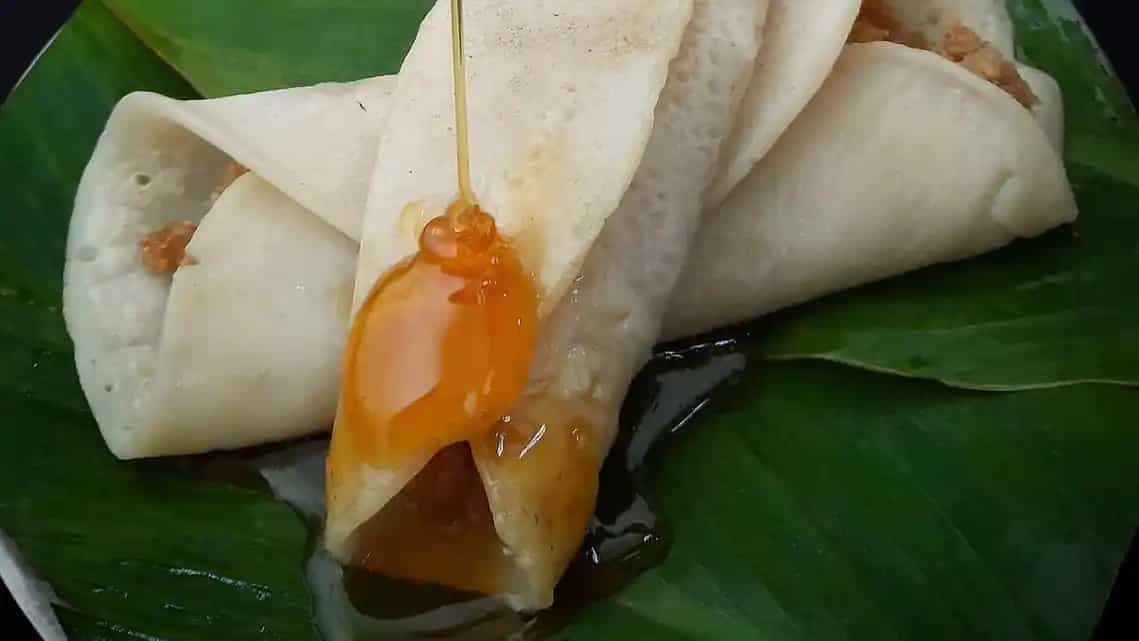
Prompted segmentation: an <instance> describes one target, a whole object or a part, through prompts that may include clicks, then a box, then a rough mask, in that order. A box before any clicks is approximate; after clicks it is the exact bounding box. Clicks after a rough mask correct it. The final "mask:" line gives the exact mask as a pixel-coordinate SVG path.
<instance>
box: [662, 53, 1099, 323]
mask: <svg viewBox="0 0 1139 641" xmlns="http://www.w3.org/2000/svg"><path fill="white" fill-rule="evenodd" d="M1076 215H1077V210H1076V204H1075V199H1074V197H1073V195H1072V191H1071V187H1070V185H1069V183H1068V180H1067V176H1066V174H1065V170H1064V166H1063V163H1062V161H1061V159H1060V156H1059V154H1058V152H1057V150H1056V149H1055V147H1054V146H1053V143H1052V142H1051V140H1050V138H1049V136H1048V135H1047V134H1046V133H1045V131H1044V129H1043V128H1042V127H1041V126H1040V125H1039V124H1038V122H1037V121H1036V120H1035V119H1034V117H1033V113H1032V112H1030V111H1029V110H1027V109H1025V108H1024V107H1023V106H1022V105H1020V104H1019V103H1018V102H1016V101H1015V100H1014V99H1012V98H1011V97H1010V96H1009V95H1008V94H1007V93H1005V92H1004V91H1002V90H1001V89H999V88H997V87H996V86H994V85H992V84H990V83H988V82H986V81H985V80H983V79H981V78H979V77H977V76H975V75H973V74H972V73H970V72H969V71H966V70H965V69H963V68H961V67H960V66H958V65H957V64H955V63H953V62H950V61H948V60H946V59H944V58H942V57H941V56H938V55H936V54H933V53H930V52H927V51H923V50H918V49H911V48H908V47H904V46H902V45H896V44H893V43H868V44H857V45H848V46H847V48H846V50H845V51H844V52H843V55H842V56H841V57H840V58H839V62H838V64H837V65H836V67H835V70H834V72H833V73H832V74H831V76H830V78H828V80H827V82H826V83H825V84H824V85H823V88H822V90H820V92H819V93H818V95H816V96H815V98H814V99H813V100H812V102H811V104H810V105H808V107H807V109H806V110H805V111H804V112H803V114H802V115H801V116H800V117H799V119H798V120H796V122H795V123H794V124H793V125H792V126H791V128H790V129H788V131H787V132H786V133H785V134H784V135H783V137H782V138H781V139H780V141H779V143H778V144H777V145H776V146H775V148H774V149H772V151H771V153H770V154H768V156H767V157H765V158H764V159H763V161H762V162H761V163H760V164H759V165H758V166H757V167H756V169H755V171H753V172H752V174H751V175H750V176H749V177H748V178H747V180H745V181H744V182H743V183H741V184H740V186H739V187H738V188H737V189H736V190H735V192H733V194H732V196H731V197H730V198H729V199H728V200H727V201H726V202H725V203H724V205H723V207H722V208H721V209H720V211H719V212H718V213H717V214H716V215H715V216H713V217H711V218H710V219H709V220H708V221H707V222H706V223H705V225H704V227H703V228H701V230H700V234H699V236H698V239H697V241H696V243H695V245H694V246H693V251H692V255H691V257H690V259H689V263H688V266H687V267H686V269H685V272H684V276H683V277H682V279H681V282H680V284H679V285H678V286H677V288H676V292H675V295H674V298H673V300H672V303H671V305H670V307H669V312H668V314H667V315H666V322H665V335H666V336H668V337H673V338H676V337H681V336H687V335H691V334H694V333H699V332H703V331H706V330H710V329H713V328H716V327H720V326H723V325H724V324H727V323H733V322H739V321H743V320H747V319H751V318H755V317H757V316H760V315H763V314H766V313H769V312H772V311H775V310H777V309H781V308H784V307H787V306H790V305H794V304H797V303H801V302H803V301H806V300H810V299H812V298H817V297H819V296H823V295H826V294H828V293H831V292H835V291H839V290H842V289H847V288H850V287H854V286H857V285H861V284H864V283H868V282H871V281H874V280H878V279H882V278H886V277H889V276H893V275H896V274H900V273H904V272H907V271H911V270H914V269H918V268H920V267H924V266H927V265H932V264H935V263H942V262H949V261H955V260H959V259H963V258H967V257H970V256H974V255H977V254H980V253H983V252H987V251H990V250H993V249H996V248H998V247H1001V246H1003V245H1005V244H1007V243H1009V242H1011V241H1012V240H1014V239H1016V238H1027V237H1032V236H1036V235H1038V234H1040V233H1043V232H1044V231H1047V230H1048V229H1051V228H1053V227H1055V226H1057V225H1060V224H1063V223H1067V222H1071V221H1073V220H1075V218H1076Z"/></svg>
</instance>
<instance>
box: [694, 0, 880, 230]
mask: <svg viewBox="0 0 1139 641" xmlns="http://www.w3.org/2000/svg"><path fill="white" fill-rule="evenodd" d="M861 5H862V0H771V6H770V8H769V10H768V17H767V25H766V28H765V30H764V41H763V50H762V52H761V53H760V56H759V59H758V60H757V61H756V65H755V74H754V76H753V77H752V79H751V83H750V84H749V86H748V89H747V93H746V94H745V95H744V99H743V104H742V106H741V108H740V113H739V116H738V117H737V118H736V123H735V125H734V127H733V129H732V133H731V135H730V136H729V137H728V140H727V141H726V143H725V144H724V148H723V151H722V152H721V153H722V160H721V166H720V170H719V173H718V175H717V176H716V179H715V181H714V182H713V183H712V185H711V186H709V188H708V193H707V194H706V198H705V207H707V208H708V209H710V210H714V209H715V208H716V207H718V206H719V205H720V203H722V202H723V201H724V199H725V198H727V196H728V193H730V192H731V190H732V189H733V188H734V187H735V186H736V185H737V184H739V182H740V181H741V180H743V178H744V177H745V176H747V175H748V173H750V172H751V170H752V168H753V167H755V164H756V163H757V162H759V160H760V159H761V158H763V157H764V156H765V155H766V154H767V152H768V151H769V150H770V149H771V146H772V145H774V144H775V141H776V140H777V139H778V138H779V136H780V135H781V134H782V133H783V132H784V131H785V130H786V129H787V126H788V125H790V124H791V121H792V120H794V119H795V117H796V116H798V115H799V112H801V111H802V110H803V107H805V106H806V105H807V102H808V101H809V100H810V99H811V96H814V95H815V92H816V91H818V90H819V87H820V86H822V84H823V81H824V80H826V77H827V74H829V73H830V71H831V67H833V66H834V62H835V60H836V59H837V58H838V56H839V53H841V52H842V46H843V44H844V43H845V42H846V37H847V34H848V33H850V27H851V25H852V24H854V19H855V17H856V16H857V15H858V10H859V7H861Z"/></svg>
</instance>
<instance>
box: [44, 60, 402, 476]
mask: <svg viewBox="0 0 1139 641" xmlns="http://www.w3.org/2000/svg"><path fill="white" fill-rule="evenodd" d="M390 89H391V81H390V80H388V79H382V78H381V79H375V80H369V81H363V82H360V83H354V84H347V85H320V86H316V87H309V88H304V89H293V90H285V91H275V92H268V93H263V94H254V95H247V96H235V97H231V98H223V99H218V100H206V101H191V102H180V101H175V100H170V99H167V98H163V97H161V96H157V95H154V94H146V93H138V94H132V95H130V96H128V97H126V98H124V99H123V100H122V102H121V103H120V104H119V105H118V106H117V107H116V109H115V111H114V113H113V114H112V115H111V118H110V121H109V122H108V124H107V128H106V130H105V131H104V133H103V135H102V137H101V138H100V139H99V143H98V145H97V147H96V149H95V152H94V155H93V157H92V159H91V161H90V163H89V164H88V166H87V169H86V171H85V172H84V175H83V179H82V181H81V183H80V185H79V189H78V193H77V195H76V202H75V210H74V213H73V215H72V220H71V229H70V232H69V236H68V246H67V258H66V261H67V262H66V266H65V274H64V315H65V318H66V321H67V327H68V331H69V332H70V334H71V337H72V340H73V341H74V343H75V358H76V364H77V367H78V371H79V379H80V382H81V384H82V386H83V389H84V391H85V393H86V395H87V399H88V402H89V404H90V406H91V409H92V412H93V413H94V415H95V418H96V420H97V421H98V424H99V427H100V429H101V430H102V432H103V436H104V438H105V439H106V441H107V444H108V445H109V447H110V448H111V451H112V452H114V453H115V454H116V455H117V456H119V457H122V458H137V457H147V456H161V455H170V454H183V453H192V452H201V451H204V450H208V449H219V448H233V447H241V446H244V445H251V444H256V443H262V442H265V441H266V440H281V439H285V438H289V437H293V436H298V435H301V434H305V433H310V432H313V431H317V430H320V429H324V428H326V427H327V422H328V418H329V416H330V414H329V412H330V411H331V407H332V405H333V400H332V399H333V398H334V396H330V394H335V389H334V388H329V386H328V385H327V384H326V383H324V382H322V381H321V380H320V377H321V376H323V375H325V374H328V375H330V376H331V375H332V373H333V372H334V371H335V368H336V367H337V363H338V362H339V358H340V350H341V349H342V344H343V341H344V334H345V332H346V327H347V305H345V304H344V303H343V302H342V299H344V298H345V297H348V298H350V295H351V277H350V274H349V275H348V278H347V279H346V278H345V272H344V270H345V269H346V268H347V269H351V264H352V262H353V261H354V255H355V247H354V245H353V243H352V242H351V241H350V240H349V237H348V235H349V234H352V233H355V230H356V229H357V228H358V226H359V220H360V216H361V213H360V212H361V211H362V209H363V204H364V199H365V197H366V193H367V189H368V185H369V183H370V172H371V166H372V163H373V157H374V154H375V149H376V144H377V140H378V138H379V131H380V127H381V126H382V122H383V118H384V107H385V106H386V104H387V101H386V97H387V95H388V94H389V92H390ZM234 161H236V162H239V163H241V164H243V165H245V166H246V167H248V168H249V169H250V170H251V173H252V174H253V175H252V176H250V177H249V179H248V180H244V181H241V182H242V183H243V184H242V185H241V186H240V188H238V186H237V185H235V188H234V189H233V190H232V191H233V193H226V194H224V195H223V197H222V198H220V199H219V200H217V203H216V204H213V200H214V198H215V197H216V191H217V190H218V188H219V186H220V185H221V184H222V183H223V177H224V175H225V174H226V172H227V169H228V168H229V167H231V166H232V163H233V162H234ZM211 207H213V208H214V210H216V213H218V218H219V220H217V221H209V220H207V221H206V222H205V223H204V224H203V225H202V228H201V229H200V230H199V234H198V237H197V238H195V239H194V241H193V243H192V245H191V247H190V252H191V255H193V254H194V253H195V252H196V253H198V254H200V255H198V256H196V259H197V264H196V265H193V266H187V267H183V268H181V269H179V271H178V272H177V273H176V275H175V276H174V277H173V278H172V277H170V276H162V275H157V274H153V273H150V272H148V271H147V270H146V269H144V267H143V265H142V263H141V261H140V257H139V243H140V240H141V239H143V238H144V237H145V236H146V235H147V234H149V233H151V232H153V231H155V230H157V229H159V228H162V227H163V226H164V225H166V224H167V223H170V222H172V221H181V220H186V221H190V222H193V223H199V222H202V221H203V218H209V216H207V214H208V213H209V212H210V211H211ZM245 216H248V217H249V218H248V219H246V218H245ZM345 280H347V285H345V284H344V281H345ZM329 288H332V289H333V290H335V294H334V295H331V296H330V295H329V294H327V293H326V292H327V291H328V290H329ZM203 305H208V306H203ZM259 308H260V309H261V310H263V313H262V314H261V315H258V314H257V312H256V310H257V309H259ZM309 332H312V333H313V334H314V336H313V337H312V339H311V340H298V335H299V334H305V333H309ZM226 346H228V348H234V349H232V350H231V349H228V348H227V347H226ZM237 347H240V349H236V348H237ZM238 356H240V358H239V357H238ZM314 375H316V379H315V380H316V384H315V385H313V380H310V377H312V376H314ZM270 387H272V388H276V390H275V391H274V390H269V389H268V388H270ZM280 389H286V390H292V391H297V390H308V391H306V392H304V393H299V392H298V394H297V395H295V396H294V397H293V398H292V399H289V400H287V402H283V403H277V402H268V403H265V404H263V405H262V406H260V407H257V408H254V407H249V406H246V405H245V404H247V403H250V401H251V400H252V399H261V400H269V399H270V396H271V395H272V398H274V399H275V398H277V397H276V395H277V394H280Z"/></svg>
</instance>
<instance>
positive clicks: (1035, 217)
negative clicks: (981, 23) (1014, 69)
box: [664, 42, 1079, 340]
mask: <svg viewBox="0 0 1139 641" xmlns="http://www.w3.org/2000/svg"><path fill="white" fill-rule="evenodd" d="M869 63H875V64H878V65H906V66H908V67H910V68H911V69H912V70H914V71H915V72H917V73H920V74H922V75H923V77H932V78H940V79H941V81H943V82H946V83H948V86H949V87H951V88H956V90H958V91H960V92H967V93H968V94H969V95H971V96H973V97H974V98H975V99H976V100H981V101H983V104H985V105H988V107H989V108H990V109H992V110H995V113H996V115H995V116H994V118H996V119H1000V120H1002V121H1004V122H1005V123H1006V124H1005V125H1004V128H1005V130H1009V131H1016V132H1019V133H1017V134H1016V135H1017V136H1020V137H1021V139H1022V143H1021V145H1020V146H1021V147H1024V148H1025V151H1023V152H1021V153H1022V157H1021V160H1022V162H1026V163H1030V166H1036V165H1039V169H1037V170H1034V171H1033V172H1032V173H1033V174H1034V175H1035V177H1036V178H1037V179H1040V180H1043V179H1045V178H1044V176H1045V175H1047V176H1049V178H1047V182H1048V184H1046V185H1044V186H1043V187H1044V188H1045V189H1044V191H1041V189H1040V187H1041V186H1040V185H1033V184H1027V182H1026V181H1025V180H1023V179H1022V178H1021V177H1020V176H1017V175H1010V176H1008V177H1007V178H1006V179H1004V180H1002V181H1000V183H999V184H996V185H994V187H993V188H994V191H993V193H992V194H991V200H990V202H989V203H988V209H987V210H986V213H987V219H988V220H990V221H991V224H992V225H994V226H996V227H999V229H1000V233H1001V236H1002V241H1001V242H999V243H990V241H991V240H992V239H990V241H985V242H984V243H981V244H978V242H977V241H974V242H973V243H972V244H971V245H969V247H966V248H963V249H962V248H958V249H957V250H953V251H950V250H948V249H946V250H944V251H941V252H940V254H939V255H937V256H931V257H928V258H929V259H928V260H925V261H924V262H923V261H919V262H920V264H912V265H909V266H905V267H904V268H902V267H898V268H897V269H896V270H894V271H891V272H890V273H882V274H878V275H876V276H874V277H872V278H865V279H864V278H863V277H862V276H859V277H857V278H856V279H850V278H847V279H846V280H844V279H842V278H838V279H835V280H838V281H841V282H840V283H837V284H834V285H832V286H828V287H826V288H825V289H818V290H817V291H806V292H799V293H797V294H796V293H778V292H776V293H765V294H761V293H760V292H759V290H757V289H756V288H757V287H762V286H763V285H762V284H760V283H757V282H754V281H755V280H756V277H755V276H749V275H748V273H747V272H746V271H745V272H742V273H741V272H740V270H739V269H738V267H733V264H735V265H738V264H739V263H740V262H743V260H742V259H741V257H742V256H752V255H754V254H755V252H756V251H759V250H758V248H757V247H755V246H753V245H752V243H753V242H755V238H756V234H759V233H766V232H767V231H770V229H769V225H767V224H766V223H764V222H763V221H764V220H766V219H763V218H761V217H763V216H764V215H765V212H764V211H758V210H756V208H757V207H760V205H759V204H758V198H759V196H758V195H757V194H754V193H751V192H749V191H748V189H749V188H746V187H745V185H746V184H747V183H748V182H749V181H752V180H754V178H755V177H756V175H757V174H756V173H755V172H759V171H764V167H765V166H766V165H765V163H768V162H774V161H777V160H778V159H777V158H774V157H773V156H769V157H768V158H765V160H764V161H763V162H761V163H760V164H759V165H758V166H757V167H756V169H755V170H753V172H752V174H751V175H749V177H748V178H747V179H745V181H744V183H743V184H741V186H740V188H739V189H737V190H736V191H734V192H733V194H732V195H731V197H730V198H729V199H728V201H727V202H726V203H725V206H724V207H723V208H721V210H720V211H718V212H715V213H713V214H712V215H711V216H709V217H708V219H707V220H706V221H705V224H704V226H703V228H702V229H701V231H700V235H701V237H703V238H705V241H704V242H699V241H698V243H697V244H696V245H695V246H694V251H693V253H692V255H690V257H689V264H688V267H687V268H686V270H685V274H684V276H683V280H682V284H681V285H680V286H679V287H678V288H677V290H676V292H674V295H673V299H672V301H671V303H670V305H669V311H668V313H666V315H665V334H664V337H665V338H666V339H670V340H671V339H678V338H682V337H685V336H692V335H696V334H699V333H702V332H706V331H710V330H712V329H715V328H717V327H723V326H725V325H727V324H731V323H738V322H745V321H748V320H752V319H755V318H757V317H761V316H764V315H766V314H769V313H772V312H775V311H778V310H779V309H783V308H785V307H788V306H791V305H795V304H799V303H802V302H806V301H807V300H811V299H814V298H819V297H822V296H825V295H828V294H831V293H834V292H836V291H841V290H843V289H848V288H851V287H855V286H858V285H862V284H866V283H868V282H873V281H877V280H882V279H885V278H889V277H892V276H896V275H899V274H901V273H905V272H909V271H914V270H916V269H920V268H923V267H926V266H929V265H932V264H937V263H944V262H955V261H957V260H962V259H964V258H968V257H970V256H975V255H977V254H979V253H985V252H988V251H992V250H995V249H998V248H999V247H1002V246H1004V245H1006V244H1008V243H1009V242H1012V241H1013V240H1015V239H1016V238H1031V237H1034V236H1037V235H1039V234H1042V233H1044V232H1046V231H1048V230H1050V229H1052V228H1055V227H1057V226H1059V225H1062V224H1065V223H1070V222H1073V221H1074V220H1075V219H1076V218H1077V217H1078V214H1079V211H1078V207H1077V205H1076V201H1075V196H1074V194H1073V192H1072V188H1071V185H1070V183H1069V181H1068V179H1067V174H1066V169H1065V167H1064V164H1063V160H1062V158H1061V156H1060V153H1059V151H1058V150H1057V149H1056V146H1055V144H1056V143H1055V141H1054V139H1053V138H1052V136H1050V135H1048V133H1047V132H1046V131H1045V128H1044V127H1042V126H1041V125H1040V123H1039V121H1038V117H1039V116H1038V114H1037V113H1035V112H1033V111H1030V110H1029V109H1026V108H1025V107H1024V106H1023V105H1021V104H1020V103H1019V102H1017V100H1016V99H1015V98H1013V97H1012V96H1011V95H1009V94H1008V93H1007V92H1005V91H1004V90H1003V89H1001V88H999V87H997V86H996V85H994V84H992V83H990V82H989V81H987V80H985V79H983V78H981V77H979V76H977V75H975V74H973V73H972V72H970V71H968V70H967V69H965V68H963V67H961V66H960V65H958V64H957V63H955V62H952V61H950V60H948V59H946V58H943V57H942V56H940V55H938V54H935V53H932V52H929V51H926V50H922V49H914V48H910V47H907V46H905V45H900V44H895V43H891V42H872V43H861V44H850V45H847V48H846V50H845V51H844V53H843V56H842V58H841V59H840V63H839V64H840V67H836V73H839V72H840V71H841V68H842V67H845V68H850V67H851V66H852V65H856V64H869ZM828 82H837V80H834V81H828ZM826 91H827V87H825V86H824V88H823V91H822V92H820V96H821V95H822V94H823V92H826ZM1048 95H1055V96H1056V97H1059V92H1058V90H1057V91H1056V92H1055V93H1054V94H1053V93H1052V92H1043V93H1042V97H1045V96H1048ZM818 99H819V98H816V100H818ZM885 99H886V98H883V100H885ZM828 100H829V101H830V102H834V100H835V98H834V97H833V96H832V97H828ZM811 109H812V107H811V106H808V108H807V111H806V112H804V113H808V112H810V111H811ZM1059 109H1061V110H1062V107H1061V108H1059ZM1052 111H1055V109H1052ZM812 117H813V118H814V119H815V120H816V121H817V120H818V118H820V117H821V116H819V115H818V114H814V115H813V116H812ZM804 122H805V121H802V120H801V121H799V122H796V123H794V124H793V125H792V126H791V128H790V129H789V131H788V134H787V135H788V136H790V135H791V133H790V132H791V130H796V131H798V130H797V128H800V127H803V126H805V125H804ZM798 133H800V134H801V132H798ZM799 137H802V136H799ZM779 144H783V143H782V142H781V143H779ZM778 149H779V145H777V146H776V151H774V152H773V154H775V153H776V152H777V151H778ZM1028 149H1031V150H1032V151H1027V150H1028ZM1023 154H1027V155H1023ZM768 174H770V168H769V171H768ZM1026 199H1028V200H1035V201H1039V202H1050V203H1052V204H1053V205H1054V206H1049V207H1046V209H1047V211H1038V209H1039V208H1035V207H1025V206H1023V203H1024V202H1025V200H1026ZM749 203H754V204H750V205H749ZM967 213H968V212H962V215H965V214H967ZM768 215H770V214H768ZM789 215H790V214H784V215H781V218H782V219H786V218H787V216H789ZM848 218H849V217H848ZM810 224H811V223H809V222H804V223H803V225H804V233H808V232H807V229H806V226H808V225H810ZM844 224H847V225H851V226H854V225H858V224H859V222H858V221H857V220H855V219H850V220H847V221H846V222H845V223H844ZM790 226H793V224H792V223H788V222H784V223H783V225H782V227H788V228H789V227H790ZM777 233H787V232H786V231H779V232H777ZM717 238H718V239H721V240H720V241H716V240H711V239H717ZM725 238H733V239H735V240H734V241H733V242H734V243H735V244H736V247H731V243H726V244H725V243H724V242H723V240H722V239H725ZM768 240H769V242H770V243H773V244H774V245H773V246H775V247H779V246H781V245H783V244H787V245H788V250H787V251H798V250H795V249H793V248H792V247H791V246H794V245H796V243H795V242H791V241H792V240H793V239H790V238H787V239H783V240H781V239H780V238H771V239H768ZM784 241H786V242H785V243H784ZM982 245H983V246H982ZM800 249H801V248H800ZM863 249H864V251H872V249H869V248H863ZM773 261H774V259H772V258H771V257H768V258H766V259H765V260H764V261H761V262H763V263H764V264H766V265H767V266H768V268H770V267H771V266H772V265H773V264H774V265H775V266H778V261H774V262H773ZM759 267H760V266H759V265H757V266H756V269H759ZM792 280H794V279H792ZM815 280H818V278H815ZM823 280H825V279H823ZM856 281H857V282H856ZM716 288H718V289H725V288H728V289H732V290H733V291H734V292H735V293H733V294H731V297H725V296H722V295H721V296H719V297H718V298H719V300H717V295H715V294H709V293H708V291H709V290H710V289H716Z"/></svg>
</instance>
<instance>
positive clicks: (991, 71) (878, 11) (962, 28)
mask: <svg viewBox="0 0 1139 641" xmlns="http://www.w3.org/2000/svg"><path fill="white" fill-rule="evenodd" d="M848 41H849V42H853V43H860V42H881V41H886V42H894V43H897V44H901V45H905V46H907V47H912V48H914V49H923V50H925V51H929V52H931V53H935V54H938V55H940V56H942V57H944V58H946V59H948V60H951V61H953V62H955V63H957V64H958V65H960V66H961V67H963V68H965V69H967V70H968V71H969V72H970V73H973V74H974V75H976V76H979V77H981V78H983V79H985V80H986V81H988V82H990V83H992V84H994V85H996V86H997V87H999V88H1000V89H1001V90H1003V91H1004V92H1005V93H1007V94H1009V95H1010V96H1012V97H1013V98H1014V99H1015V100H1016V101H1017V102H1019V103H1020V104H1021V105H1024V107H1025V108H1028V109H1032V108H1033V107H1034V106H1035V105H1037V104H1038V103H1039V102H1040V99H1039V98H1038V97H1037V96H1036V94H1035V93H1033V91H1032V88H1031V87H1030V86H1029V85H1028V83H1027V82H1025V80H1024V78H1023V77H1022V76H1021V74H1020V71H1019V70H1018V69H1017V67H1016V64H1014V63H1013V62H1012V61H1010V60H1008V59H1007V58H1006V57H1005V56H1004V54H1002V53H1001V52H1000V50H998V49H997V48H996V47H995V46H994V45H993V43H991V42H988V41H986V40H985V39H983V38H982V37H981V36H980V35H978V34H977V32H976V31H974V30H973V29H972V28H970V27H968V26H966V25H964V24H962V23H960V22H959V23H957V24H955V25H953V26H952V27H950V28H949V29H948V30H947V31H946V32H945V34H944V36H943V37H942V39H941V41H940V42H936V43H931V42H929V40H928V39H927V38H926V37H925V35H924V34H923V33H922V32H921V31H919V30H916V29H911V28H909V27H908V26H907V25H905V24H903V23H902V21H901V20H899V19H898V18H897V14H896V12H895V10H894V7H893V5H892V4H891V2H890V0H863V3H862V8H861V10H860V11H859V13H858V18H857V20H855V22H854V27H853V29H851V32H850V37H849V38H848Z"/></svg>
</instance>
